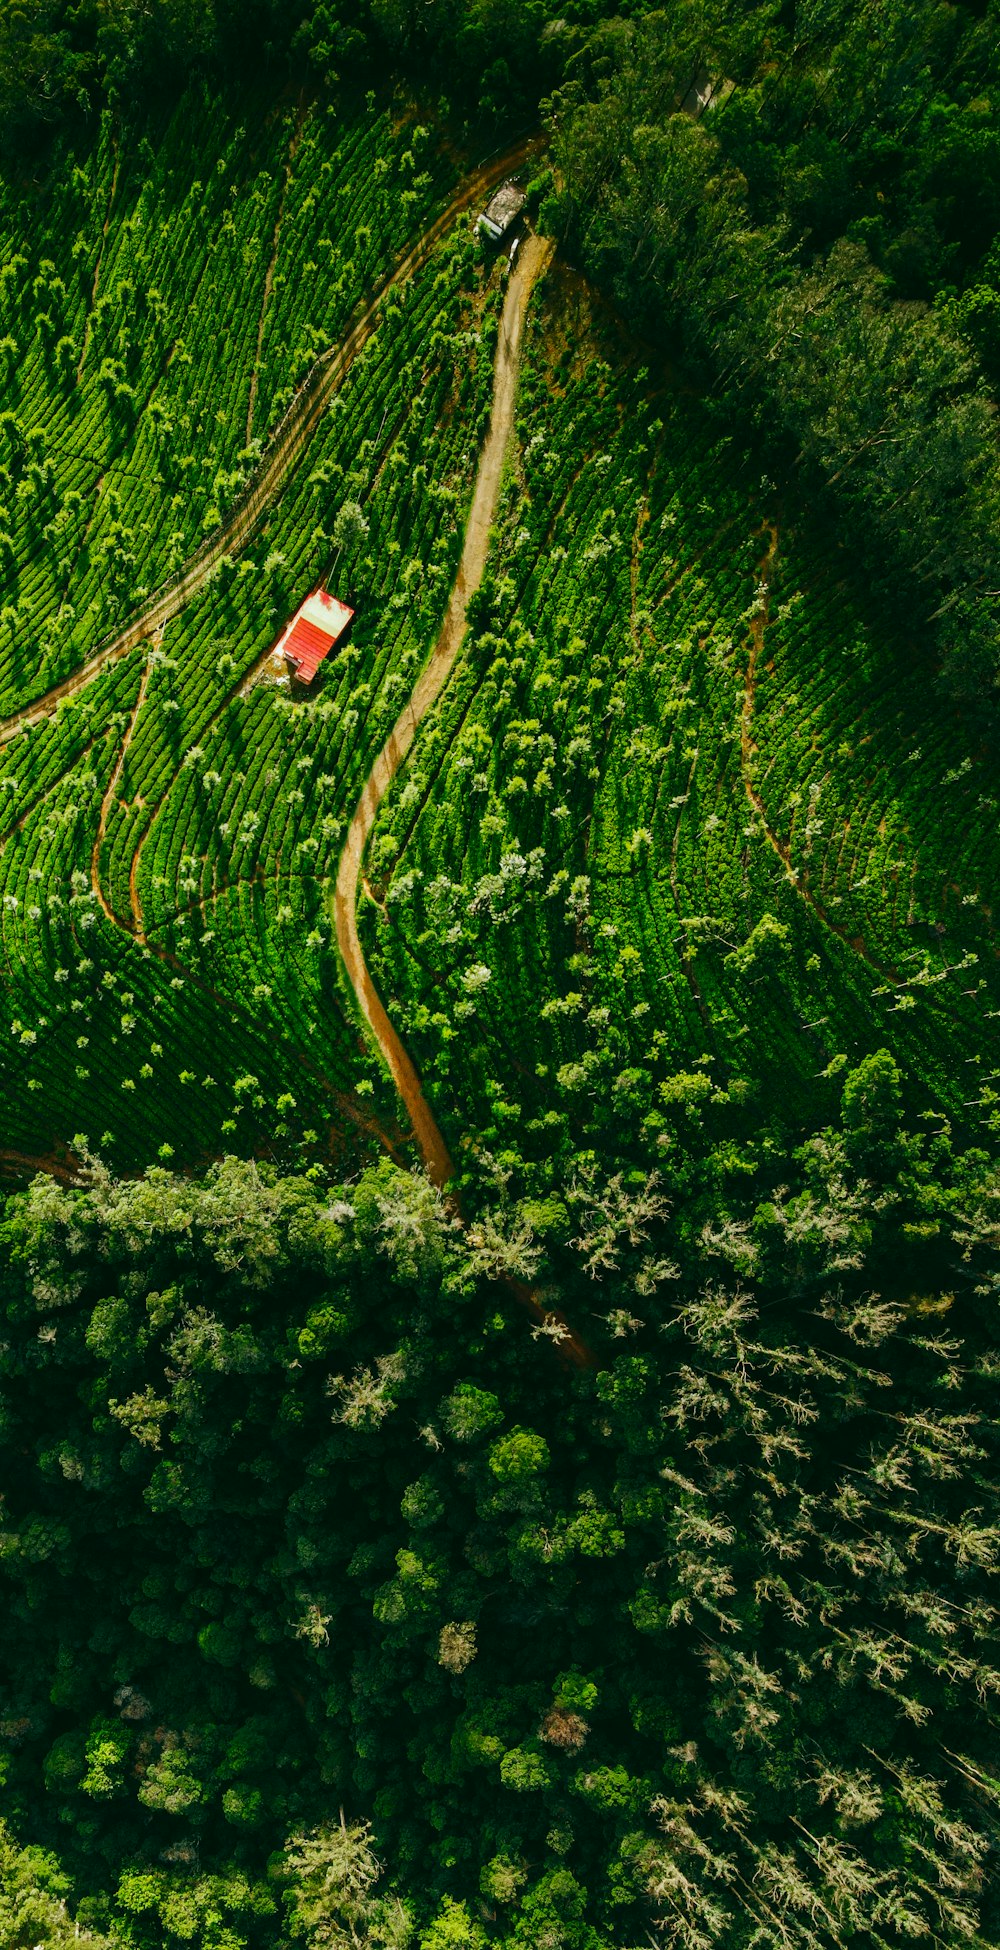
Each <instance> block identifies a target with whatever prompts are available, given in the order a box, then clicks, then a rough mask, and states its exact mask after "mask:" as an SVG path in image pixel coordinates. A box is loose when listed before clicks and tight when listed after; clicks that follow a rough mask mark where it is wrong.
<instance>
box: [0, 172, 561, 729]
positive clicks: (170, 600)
mask: <svg viewBox="0 0 1000 1950" xmlns="http://www.w3.org/2000/svg"><path fill="white" fill-rule="evenodd" d="M537 140H538V138H537V137H534V136H532V137H529V138H527V139H525V140H522V141H520V142H518V143H516V144H515V145H514V146H513V147H512V148H510V149H507V150H505V151H504V153H503V155H501V156H497V157H495V158H494V159H493V160H492V161H490V162H487V163H484V164H483V165H482V166H481V167H480V168H479V169H477V170H475V171H474V172H473V174H472V175H471V176H467V177H466V179H465V181H464V182H463V184H462V185H461V188H460V189H459V190H457V191H456V193H455V195H454V196H453V197H452V199H451V201H450V203H449V204H448V206H447V208H446V209H444V210H442V212H441V215H440V216H439V217H437V218H436V220H435V222H434V223H433V224H432V225H431V227H430V229H429V230H425V231H424V234H423V236H422V237H419V238H418V239H417V241H416V243H415V244H413V245H411V247H410V249H409V250H408V251H407V252H406V253H405V254H404V256H403V257H401V258H400V260H399V262H398V263H397V264H396V266H395V268H394V270H393V272H392V274H391V276H390V277H389V278H387V279H386V281H385V283H384V284H382V285H381V286H380V287H379V290H378V292H377V293H376V295H375V297H374V298H373V299H372V300H371V302H370V304H368V305H367V306H366V308H365V310H364V311H363V312H362V314H361V317H360V318H359V319H358V320H357V323H356V324H355V325H354V326H353V327H352V329H351V331H350V332H349V333H348V335H347V338H346V339H344V340H342V341H341V343H339V344H338V345H335V346H331V347H330V348H329V350H328V351H327V352H324V353H323V354H322V355H321V357H320V358H319V359H318V360H317V362H316V364H315V366H314V367H313V369H312V371H311V373H310V374H309V375H308V377H307V379H306V380H305V382H304V384H303V386H302V388H301V390H300V391H299V393H298V394H297V395H296V398H295V399H294V401H293V402H292V405H291V406H290V408H289V410H288V412H287V413H286V415H285V417H284V419H283V420H282V421H281V423H280V425H279V426H278V427H277V429H276V431H275V433H274V434H273V436H272V438H271V440H270V442H269V444H268V445H267V447H266V448H265V449H264V453H263V455H262V457H261V460H260V464H259V466H258V469H257V472H256V474H255V475H254V476H253V478H252V479H251V480H250V482H249V483H248V485H247V487H246V489H245V490H244V492H243V494H242V495H241V497H240V500H239V501H238V502H237V504H236V506H235V508H234V509H233V510H232V512H231V513H230V514H229V515H227V516H226V518H225V520H224V521H223V522H222V523H221V524H220V526H219V527H218V528H217V529H215V530H214V531H213V533H212V534H211V535H209V536H207V537H206V539H205V541H204V542H202V544H201V545H200V547H198V548H197V549H195V551H194V554H193V555H191V556H189V558H188V560H187V562H186V563H185V564H184V566H183V568H182V569H181V570H180V572H179V573H178V574H177V575H176V576H174V577H172V578H171V579H170V581H169V582H168V583H166V584H164V585H163V587H162V588H160V589H158V590H156V591H154V593H153V595H152V596H151V597H150V598H149V601H148V602H147V603H145V604H144V606H143V607H142V609H140V610H138V611H137V612H136V614H135V615H134V616H133V617H132V618H131V619H130V620H129V621H128V622H127V623H125V624H123V626H122V628H121V629H120V630H118V631H117V632H116V633H115V635H114V636H112V637H109V638H108V639H107V640H106V641H105V642H104V643H102V644H100V645H99V646H98V648H97V649H96V650H95V651H94V652H93V653H92V655H91V656H90V657H88V659H87V661H86V663H83V664H81V665H80V667H79V669H78V670H75V671H73V672H72V674H71V675H70V676H69V677H65V678H63V680H62V682H61V683H59V684H54V685H53V686H52V688H51V690H48V691H46V692H45V693H44V695H43V696H42V697H39V698H36V699H35V700H34V702H32V703H30V704H27V705H25V706H24V708H23V710H21V711H17V712H14V713H13V714H12V715H11V716H10V717H9V718H3V719H0V745H6V744H8V743H9V742H10V740H11V739H12V738H16V737H17V736H18V735H19V733H20V732H22V731H30V730H31V729H32V728H33V727H34V726H35V725H38V724H41V723H43V721H44V720H45V719H46V718H47V717H48V716H49V715H50V713H51V712H52V711H54V710H55V709H56V706H57V705H59V704H61V703H62V701H63V699H64V698H67V697H75V696H76V694H77V692H78V691H82V690H83V689H84V688H85V687H86V686H87V685H88V684H90V683H92V682H93V680H94V678H95V677H98V676H99V675H100V673H101V671H102V670H104V669H105V668H106V667H107V665H108V664H110V663H114V662H115V661H116V659H117V658H119V657H124V656H126V655H127V653H128V652H129V651H130V650H134V649H135V646H136V644H137V643H142V642H143V641H144V640H145V639H146V638H147V637H150V636H153V635H154V634H155V633H156V631H157V630H162V629H164V627H165V626H166V624H167V623H169V622H170V621H171V619H172V618H173V617H174V616H177V615H179V613H180V611H181V610H182V609H184V608H185V606H186V605H187V604H188V603H189V602H190V601H191V598H192V596H194V595H197V593H198V591H199V589H202V588H203V587H204V585H205V583H206V582H207V581H208V580H209V577H210V576H211V574H212V571H213V569H215V568H216V566H217V564H218V563H219V562H220V561H221V559H222V557H223V556H224V555H234V554H237V553H238V552H239V550H240V549H242V548H245V547H246V545H247V542H248V541H249V540H250V537H251V536H252V534H253V532H254V530H255V529H256V528H257V526H258V525H259V523H260V521H261V520H262V518H263V516H264V515H265V514H266V513H267V512H268V510H269V508H271V507H272V505H273V503H274V502H275V501H276V500H277V498H278V496H279V494H280V493H281V491H282V489H283V487H284V486H285V483H286V482H287V481H288V479H289V478H290V476H291V474H292V473H293V471H294V469H295V468H296V466H297V465H298V463H299V461H300V460H301V458H302V455H303V453H304V452H305V449H306V447H307V446H308V444H309V442H310V440H311V439H312V436H313V434H314V432H315V430H316V426H317V424H318V422H319V421H320V419H321V418H322V416H323V414H324V413H325V411H326V409H327V407H328V405H329V403H330V400H331V399H332V397H333V395H334V393H336V392H337V390H338V388H339V387H340V386H341V385H342V384H343V381H344V379H345V377H346V374H347V371H348V368H349V367H350V365H351V363H352V361H353V360H354V359H356V358H357V355H358V353H359V352H360V351H361V348H362V346H363V345H364V344H365V343H366V341H367V340H368V339H369V338H370V337H371V335H372V333H373V331H374V330H375V327H376V325H377V323H378V314H379V309H380V307H381V305H382V301H383V299H384V298H385V296H386V293H387V292H388V291H389V290H391V288H392V286H393V285H395V284H398V283H399V282H400V280H401V279H403V278H408V277H412V276H413V275H414V273H415V272H416V271H419V270H420V268H421V266H422V265H423V264H425V263H426V261H427V259H428V258H429V257H430V255H431V252H432V251H433V250H434V248H435V246H436V245H437V244H439V243H440V241H441V239H442V237H444V236H446V235H447V233H448V231H449V230H450V229H451V226H452V224H453V223H454V222H455V219H456V217H458V216H460V215H461V213H462V211H463V210H466V209H468V207H469V205H470V204H473V203H477V202H479V201H480V200H481V199H482V198H484V197H485V195H486V192H487V191H488V190H490V189H492V188H493V186H494V185H495V184H496V183H497V182H500V181H502V179H503V178H504V177H505V176H509V175H510V174H511V172H512V171H513V170H515V169H517V168H519V167H520V165H521V164H522V163H524V161H525V160H526V158H527V157H528V155H529V154H530V153H531V150H532V148H533V147H534V145H535V144H536V142H537Z"/></svg>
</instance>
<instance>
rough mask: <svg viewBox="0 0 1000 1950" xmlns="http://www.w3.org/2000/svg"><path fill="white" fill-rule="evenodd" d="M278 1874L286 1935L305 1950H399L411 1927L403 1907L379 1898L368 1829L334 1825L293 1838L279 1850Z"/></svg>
mask: <svg viewBox="0 0 1000 1950" xmlns="http://www.w3.org/2000/svg"><path fill="white" fill-rule="evenodd" d="M282 1875H283V1877H284V1879H285V1880H286V1881H287V1883H288V1885H289V1886H288V1889H287V1891H286V1893H285V1899H284V1900H285V1908H286V1913H287V1922H288V1929H289V1931H290V1932H291V1934H292V1936H295V1937H304V1938H305V1941H306V1943H307V1944H308V1946H309V1950H356V1947H357V1946H360V1945H362V1944H371V1945H373V1946H377V1947H378V1950H402V1946H403V1945H405V1944H406V1943H408V1942H409V1941H410V1938H411V1936H412V1934H413V1925H412V1922H411V1920H410V1917H409V1915H408V1913H407V1910H406V1907H405V1905H404V1904H403V1903H402V1902H400V1900H399V1898H398V1897H396V1896H393V1895H390V1894H379V1893H378V1889H379V1884H380V1882H381V1881H382V1875H383V1871H382V1865H381V1863H380V1862H379V1860H378V1857H377V1856H376V1854H375V1851H374V1849H373V1847H372V1831H371V1824H370V1822H367V1821H360V1822H353V1823H352V1824H351V1825H350V1826H348V1824H347V1822H346V1820H345V1818H344V1813H343V1810H341V1815H340V1822H339V1825H338V1824H336V1823H331V1824H330V1825H328V1826H326V1827H319V1828H314V1829H311V1830H310V1831H309V1832H308V1833H307V1834H304V1835H293V1836H292V1837H291V1838H290V1840H289V1841H288V1843H287V1845H286V1848H285V1856H284V1861H283V1863H282Z"/></svg>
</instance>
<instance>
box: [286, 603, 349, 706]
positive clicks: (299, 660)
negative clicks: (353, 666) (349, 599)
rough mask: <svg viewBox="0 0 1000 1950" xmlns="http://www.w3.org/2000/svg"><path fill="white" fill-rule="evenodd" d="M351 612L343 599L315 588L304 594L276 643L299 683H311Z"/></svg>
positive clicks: (344, 628) (337, 640)
mask: <svg viewBox="0 0 1000 1950" xmlns="http://www.w3.org/2000/svg"><path fill="white" fill-rule="evenodd" d="M353 615H354V611H353V609H349V608H348V606H347V604H346V603H342V602H339V601H338V599H337V597H336V596H330V595H328V594H327V592H326V590H325V589H316V590H314V591H313V593H312V595H310V596H307V597H306V599H305V602H304V603H301V604H300V606H299V608H298V609H297V610H296V612H295V615H294V616H293V617H292V620H291V622H290V623H289V624H288V626H287V628H286V629H285V631H284V632H283V634H282V635H281V636H280V637H279V638H278V641H277V643H276V645H275V649H276V651H278V652H280V654H281V655H282V656H285V657H287V659H288V662H289V663H290V664H292V665H293V667H294V670H295V675H296V677H297V678H298V679H299V682H300V683H302V684H311V683H312V680H313V678H314V677H315V675H316V672H317V670H318V669H319V667H320V664H321V663H322V662H323V659H324V657H326V656H328V655H329V653H330V651H331V650H332V649H333V647H334V644H335V643H338V642H339V641H340V639H341V637H342V636H343V635H344V633H345V631H346V630H347V627H348V625H349V623H350V622H351V619H352V617H353Z"/></svg>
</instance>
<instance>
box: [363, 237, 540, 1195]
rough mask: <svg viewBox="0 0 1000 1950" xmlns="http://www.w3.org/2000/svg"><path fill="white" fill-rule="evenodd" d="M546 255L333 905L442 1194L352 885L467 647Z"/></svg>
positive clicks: (439, 1149) (509, 321) (510, 347)
mask: <svg viewBox="0 0 1000 1950" xmlns="http://www.w3.org/2000/svg"><path fill="white" fill-rule="evenodd" d="M551 255H552V246H551V244H549V243H545V242H543V241H542V239H541V238H539V237H529V238H527V240H526V241H525V243H524V245H523V246H522V249H521V251H520V254H519V256H518V260H517V264H516V266H515V269H514V271H513V272H512V274H511V278H510V282H509V284H508V286H507V294H506V297H505V299H504V306H503V312H502V315H501V319H500V331H499V334H498V337H497V350H496V360H495V363H494V368H493V410H492V413H491V415H490V425H489V431H488V433H487V435H486V440H485V443H484V445H483V450H482V453H481V454H480V457H479V467H478V470H477V472H476V485H475V488H474V490H473V495H472V506H471V508H470V510H469V519H468V522H467V523H466V529H465V540H464V542H463V544H462V558H461V561H460V562H459V565H458V574H457V576H456V578H455V583H454V587H453V589H452V592H451V597H450V599H449V602H448V608H447V610H446V611H445V617H444V622H443V623H442V625H441V629H440V632H439V634H438V639H437V642H436V643H435V645H434V648H433V650H432V652H431V655H430V657H429V658H428V661H427V663H426V664H425V665H424V668H423V670H422V671H421V673H420V676H419V678H418V679H417V683H416V685H415V687H414V689H413V691H412V692H411V694H410V697H409V700H408V702H407V703H406V705H405V706H404V708H403V710H402V711H401V712H400V715H399V717H398V718H397V720H396V723H395V724H394V726H393V728H392V730H391V731H390V733H389V736H388V738H387V739H386V741H385V744H384V745H383V746H382V749H381V751H380V752H379V754H378V757H377V758H376V760H375V763H374V764H373V766H372V768H371V771H370V772H369V774H368V777H367V779H366V780H365V783H364V787H363V789H362V793H361V797H360V799H359V800H358V803H357V806H356V808H355V811H354V816H353V818H352V820H351V823H350V826H349V827H348V831H347V838H346V840H345V842H344V850H343V853H342V854H341V856H340V865H339V867H338V869H337V885H336V889H335V892H334V897H333V918H334V926H335V928H336V933H337V945H338V947H339V949H340V953H341V956H342V957H343V962H344V967H345V969H346V970H347V979H348V981H349V982H350V984H351V987H352V989H353V990H354V993H355V995H356V996H357V999H358V1003H359V1005H360V1007H361V1010H362V1012H363V1014H364V1016H365V1019H366V1021H367V1022H368V1024H369V1027H370V1028H371V1031H372V1034H373V1036H374V1038H375V1041H376V1042H377V1044H378V1046H379V1049H380V1050H381V1052H382V1056H383V1057H384V1059H385V1062H386V1065H387V1067H388V1069H389V1071H390V1073H391V1075H392V1080H393V1082H394V1084H395V1086H396V1089H397V1090H398V1092H399V1095H400V1096H401V1098H402V1100H403V1102H404V1104H405V1105H406V1109H407V1111H408V1113H409V1116H410V1118H411V1120H412V1123H413V1130H414V1135H415V1137H416V1140H417V1143H418V1144H419V1146H420V1150H421V1153H422V1156H423V1160H424V1164H425V1165H426V1167H427V1173H428V1176H429V1177H430V1178H431V1179H432V1180H433V1182H434V1184H435V1185H438V1186H442V1185H446V1184H447V1182H448V1180H449V1179H450V1178H452V1177H453V1176H454V1170H455V1168H454V1165H453V1164H452V1160H451V1155H450V1153H449V1151H448V1147H447V1145H446V1143H445V1141H444V1138H443V1137H442V1135H441V1132H440V1130H439V1129H438V1125H437V1122H436V1120H435V1117H434V1114H433V1112H432V1110H431V1107H430V1105H429V1104H428V1102H427V1099H426V1097H425V1096H424V1092H423V1089H422V1087H421V1083H420V1078H419V1077H418V1075H417V1072H416V1070H415V1068H414V1066H413V1063H412V1062H411V1060H410V1058H409V1056H408V1055H407V1053H406V1050H405V1049H404V1047H403V1045H402V1043H401V1042H400V1039H399V1037H398V1036H397V1034H396V1031H395V1030H394V1028H393V1026H392V1024H391V1022H390V1021H389V1018H388V1016H387V1014H386V1012H385V1009H384V1007H383V1005H382V1002H381V1000H380V998H379V994H378V991H377V989H376V987H375V984H374V982H373V981H372V978H371V975H370V973H369V969H368V963H367V962H366V961H365V958H364V954H363V953H362V949H361V942H360V939H359V936H358V922H357V913H356V909H357V899H358V884H359V882H360V880H361V875H362V867H363V863H364V857H365V850H366V848H367V845H368V840H369V837H370V835H371V830H372V827H373V826H374V824H375V820H376V817H377V815H378V810H379V807H380V806H381V804H382V801H383V799H384V798H385V795H386V793H387V792H388V790H389V787H390V786H391V784H392V782H393V779H394V778H395V776H396V773H397V772H398V771H399V769H400V766H401V765H404V764H405V762H406V759H407V755H408V753H409V750H410V747H411V745H412V744H413V740H414V738H415V737H416V735H417V729H418V726H419V725H420V723H421V722H422V720H423V719H424V718H425V717H426V716H427V713H428V711H429V710H430V709H431V707H432V705H434V704H435V703H436V702H437V700H438V698H439V697H440V695H441V692H442V691H443V689H444V687H445V684H446V683H447V681H448V677H449V675H450V673H451V670H452V667H453V665H454V663H455V659H456V657H457V656H458V653H459V651H460V650H461V648H462V644H463V642H464V640H465V632H466V613H467V610H468V607H469V602H470V599H471V598H472V596H473V595H474V594H475V592H476V590H477V589H478V587H479V584H480V583H481V581H482V579H483V570H484V569H485V567H486V557H487V554H488V553H489V542H490V529H491V528H492V525H493V520H494V516H495V514H496V507H497V499H498V497H499V493H500V479H501V476H502V473H503V464H504V457H505V455H506V452H507V442H508V440H509V438H510V432H511V428H512V426H513V424H514V402H515V398H516V394H517V376H518V370H519V367H520V362H521V340H522V336H523V331H524V321H525V317H526V314H527V310H528V300H529V298H530V296H531V291H532V287H533V285H534V283H535V280H536V278H537V277H538V276H539V274H540V273H541V272H542V271H543V270H544V269H545V266H546V265H547V263H548V261H549V258H550V257H551Z"/></svg>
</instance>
